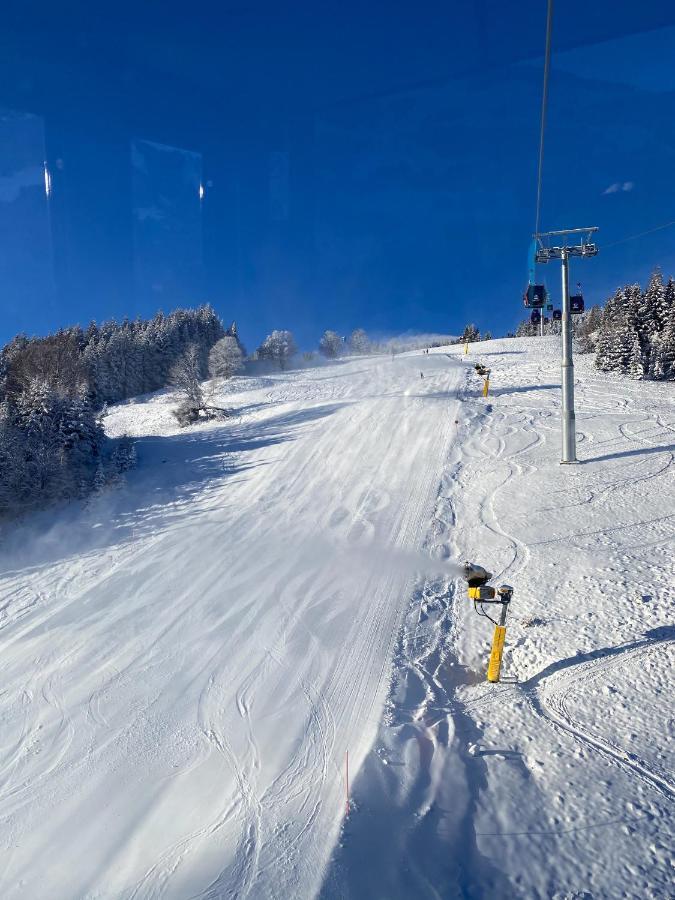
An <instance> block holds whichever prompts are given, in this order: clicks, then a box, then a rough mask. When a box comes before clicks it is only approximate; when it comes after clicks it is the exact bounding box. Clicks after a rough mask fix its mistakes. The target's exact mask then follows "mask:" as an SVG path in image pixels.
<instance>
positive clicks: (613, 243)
mask: <svg viewBox="0 0 675 900" xmlns="http://www.w3.org/2000/svg"><path fill="white" fill-rule="evenodd" d="M673 225H675V219H673V221H672V222H665V223H664V224H663V225H657V226H656V228H649V229H648V230H647V231H639V232H638V233H637V234H632V235H630V236H629V237H625V238H620V239H619V240H618V241H610V242H609V244H603V250H607V249H608V248H609V247H616V246H617V245H618V244H627V243H628V241H636V240H637V239H638V238H641V237H645V236H646V235H648V234H654V232H655V231H663V229H664V228H671V227H672V226H673Z"/></svg>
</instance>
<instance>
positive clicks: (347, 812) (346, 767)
mask: <svg viewBox="0 0 675 900" xmlns="http://www.w3.org/2000/svg"><path fill="white" fill-rule="evenodd" d="M345 815H346V817H347V818H349V750H345Z"/></svg>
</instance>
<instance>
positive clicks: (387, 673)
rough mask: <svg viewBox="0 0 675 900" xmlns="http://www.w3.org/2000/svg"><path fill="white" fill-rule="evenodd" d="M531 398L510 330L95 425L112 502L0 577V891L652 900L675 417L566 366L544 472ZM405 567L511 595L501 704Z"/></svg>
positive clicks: (527, 362) (476, 630)
mask: <svg viewBox="0 0 675 900" xmlns="http://www.w3.org/2000/svg"><path fill="white" fill-rule="evenodd" d="M476 359H481V360H482V361H484V362H485V363H486V364H488V365H490V367H491V368H492V377H491V396H490V397H489V398H487V399H483V398H482V397H481V396H480V386H481V382H480V380H479V379H477V378H476V377H475V376H474V375H473V372H472V368H471V367H472V365H473V363H474V362H475V361H476ZM420 369H424V372H425V378H424V379H420V378H419V371H420ZM558 383H559V359H558V343H557V341H556V339H544V340H543V341H540V340H538V339H515V340H509V341H493V342H490V343H487V344H478V345H472V346H471V353H470V354H469V356H468V357H467V358H464V356H463V354H462V348H461V347H452V348H449V349H440V350H436V351H432V353H431V354H430V355H429V356H422V355H421V354H419V353H409V354H404V355H403V356H401V357H398V358H396V359H395V360H391V359H389V358H386V359H383V358H363V359H356V360H352V361H347V362H343V363H339V364H337V365H333V366H327V367H325V368H321V369H310V370H306V371H294V372H288V373H284V374H280V375H277V376H270V377H265V378H241V379H235V380H233V381H232V382H230V383H229V384H227V385H226V386H225V388H224V389H223V391H224V393H225V394H226V396H225V398H224V399H225V403H226V404H227V405H228V406H229V407H230V408H232V410H233V412H234V413H235V415H234V416H233V417H232V419H230V420H229V421H228V422H226V423H225V424H224V425H218V424H214V425H208V426H201V427H199V428H193V429H187V430H186V431H183V432H181V431H180V430H178V429H176V428H175V426H174V425H173V423H172V421H171V417H170V412H169V411H170V402H171V397H170V395H169V394H167V393H160V394H158V395H154V396H150V397H148V398H143V399H142V400H141V401H139V402H132V403H127V404H123V405H121V406H119V407H116V408H115V409H113V410H112V411H111V414H110V417H109V419H108V423H109V424H108V427H109V428H110V429H111V430H112V432H113V433H121V432H122V431H125V430H128V431H130V432H131V433H133V434H137V435H138V439H139V443H138V451H139V467H138V469H137V471H135V472H133V473H131V474H130V476H129V478H128V484H127V486H126V487H124V488H123V489H121V490H118V491H116V492H113V493H111V494H109V495H107V496H104V497H103V498H100V499H99V500H96V501H94V502H93V503H91V504H89V505H88V506H87V507H86V508H84V509H82V508H80V507H75V506H74V507H72V508H70V509H67V510H65V511H60V512H57V513H50V514H48V515H46V516H45V517H44V518H43V519H42V520H38V521H37V523H27V524H26V525H24V526H21V527H20V528H19V529H18V534H17V535H16V536H15V539H14V542H13V544H11V545H10V547H9V548H8V549H7V551H6V553H5V560H4V564H3V567H2V568H3V571H4V574H2V575H0V641H2V653H0V672H1V674H2V685H3V687H2V692H0V716H2V722H3V728H2V732H1V734H0V834H2V838H3V855H4V860H5V865H4V867H3V870H2V872H1V873H0V894H1V895H2V896H3V897H8V898H13V897H21V898H23V897H31V898H41V897H45V898H46V897H49V898H50V900H52V898H54V900H59V898H74V897H82V898H93V897H97V898H108V897H110V898H113V897H114V898H118V897H121V898H127V900H132V898H133V900H141V898H188V897H189V898H193V900H217V898H221V897H237V898H245V897H249V898H266V897H270V898H272V897H273V898H277V897H278V898H289V897H298V898H304V897H312V896H316V895H317V894H319V895H320V896H321V897H322V898H324V900H334V898H362V897H387V898H401V900H403V898H406V900H408V898H411V897H415V898H417V897H420V898H427V897H429V898H432V897H433V898H454V897H467V898H468V897H470V898H482V897H486V898H488V897H489V898H493V897H500V898H509V897H514V898H520V897H522V898H540V897H541V898H552V897H556V898H562V897H566V896H574V895H575V893H574V892H577V893H578V894H579V895H580V896H582V895H583V893H582V892H583V891H586V892H587V895H591V896H593V898H594V900H597V898H604V897H607V898H609V897H612V898H613V897H637V896H640V897H646V898H650V897H654V898H658V897H668V896H670V895H671V894H670V892H669V887H670V884H671V882H670V880H669V879H670V870H669V866H668V860H669V852H668V841H669V840H670V841H672V826H670V822H669V818H668V811H669V810H670V809H671V808H672V799H673V793H674V792H675V778H674V776H673V765H672V741H673V728H674V727H675V720H674V719H673V718H672V716H671V718H670V719H668V718H667V717H666V715H665V709H664V706H663V703H664V701H663V699H661V698H662V697H663V696H667V691H665V693H664V694H662V693H661V685H667V683H668V679H671V680H672V659H671V656H670V655H669V654H670V651H671V650H672V647H673V643H674V642H675V632H674V631H673V626H672V615H671V613H670V610H671V609H672V600H673V588H672V585H673V583H674V581H675V567H674V564H673V557H672V549H673V539H674V538H675V516H673V514H672V513H671V512H670V509H671V508H672V507H673V500H675V478H674V471H675V470H674V467H673V454H674V452H675V446H674V442H673V434H674V433H675V395H674V393H673V386H672V385H654V384H636V383H634V382H631V381H629V380H627V379H619V378H611V377H608V376H604V375H599V374H598V373H595V372H594V371H593V369H592V366H591V364H590V359H588V358H580V359H578V360H577V386H576V394H577V430H578V455H579V457H580V459H582V460H584V462H582V464H580V465H579V466H576V467H560V466H559V465H558V458H559V457H558V452H559V409H560V402H559V388H558V387H557V385H558ZM422 547H424V548H425V552H426V553H427V554H429V555H430V556H432V557H435V558H437V559H440V560H448V561H461V560H463V559H467V558H468V559H472V560H475V561H477V562H480V563H481V564H483V565H485V566H486V567H487V568H488V569H490V570H491V571H493V572H495V581H496V582H508V583H510V584H512V585H513V586H514V588H515V595H514V601H513V604H512V609H511V611H510V614H509V628H508V632H507V640H506V652H505V660H504V672H505V674H506V675H507V676H509V675H510V676H512V681H511V682H509V681H504V682H503V683H502V684H500V685H487V684H486V683H485V681H484V673H485V665H486V658H487V653H488V651H489V642H490V639H491V635H492V626H491V625H490V623H489V622H487V621H486V620H485V619H483V618H480V617H477V616H476V615H475V614H474V612H473V609H472V607H471V604H469V602H468V601H467V600H466V595H465V588H464V585H463V583H462V582H460V581H457V580H456V579H455V577H454V573H453V571H452V569H451V568H450V567H448V573H447V575H443V574H438V565H436V566H435V568H434V571H435V574H433V575H428V576H427V577H426V578H425V573H424V572H423V571H418V567H417V566H416V565H413V563H412V562H411V558H408V557H405V558H403V557H400V558H397V557H395V556H392V555H391V554H392V552H393V551H394V550H395V549H396V548H398V549H400V550H409V551H411V550H420V549H421V548H422ZM403 560H405V561H403ZM346 750H349V757H350V769H351V773H350V774H351V781H352V811H351V815H350V817H349V819H348V820H346V821H343V814H344V801H345V797H344V787H345V785H344V768H343V767H344V754H345V751H346ZM669 754H670V755H669ZM36 859H39V860H40V865H38V866H36V865H35V860H36Z"/></svg>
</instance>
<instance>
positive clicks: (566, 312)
mask: <svg viewBox="0 0 675 900" xmlns="http://www.w3.org/2000/svg"><path fill="white" fill-rule="evenodd" d="M561 262H562V367H561V371H562V459H561V460H560V461H561V463H575V462H576V461H577V430H576V428H577V426H576V416H575V413H574V360H573V358H572V313H571V312H570V283H569V282H570V279H569V266H570V264H569V257H568V255H567V252H566V250H565V249H563V252H562V254H561Z"/></svg>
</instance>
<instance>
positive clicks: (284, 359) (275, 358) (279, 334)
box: [258, 331, 298, 371]
mask: <svg viewBox="0 0 675 900" xmlns="http://www.w3.org/2000/svg"><path fill="white" fill-rule="evenodd" d="M297 352H298V348H297V347H296V344H295V338H294V337H293V334H292V333H291V332H290V331H273V332H272V334H268V335H267V337H266V338H265V340H264V341H263V342H262V344H261V345H260V346H259V347H258V358H259V359H269V360H271V361H272V362H275V363H276V364H277V365H278V366H279V368H280V369H281V370H282V371H283V370H285V369H287V368H288V366H289V363H290V361H291V359H292V358H293V357H294V356H295V354H296V353H297Z"/></svg>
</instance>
